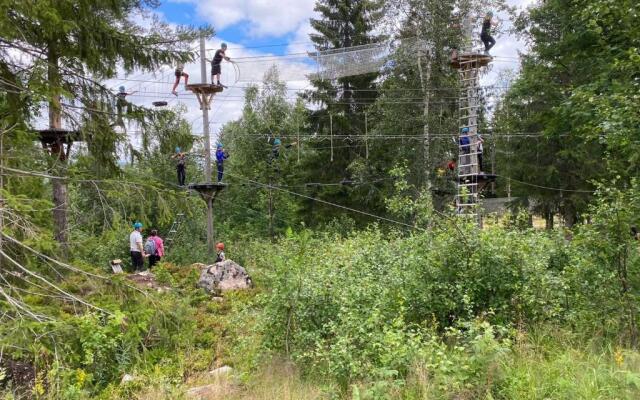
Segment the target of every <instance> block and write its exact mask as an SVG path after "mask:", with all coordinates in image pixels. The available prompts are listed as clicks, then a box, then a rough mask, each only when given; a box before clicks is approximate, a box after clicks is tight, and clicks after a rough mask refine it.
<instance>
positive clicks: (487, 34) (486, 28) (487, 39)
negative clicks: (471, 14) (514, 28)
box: [480, 11, 498, 55]
mask: <svg viewBox="0 0 640 400" xmlns="http://www.w3.org/2000/svg"><path fill="white" fill-rule="evenodd" d="M497 25H498V23H497V22H495V21H494V20H493V12H491V11H489V12H488V13H487V15H485V17H484V20H483V21H482V31H481V32H480V40H482V43H483V44H484V54H486V55H489V50H491V48H492V47H493V46H495V45H496V40H495V39H494V38H493V36H491V28H492V27H494V26H497Z"/></svg>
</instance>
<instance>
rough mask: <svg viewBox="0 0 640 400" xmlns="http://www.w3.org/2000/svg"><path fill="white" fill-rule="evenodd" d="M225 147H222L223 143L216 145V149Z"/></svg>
mask: <svg viewBox="0 0 640 400" xmlns="http://www.w3.org/2000/svg"><path fill="white" fill-rule="evenodd" d="M223 147H224V146H223V145H222V143H218V144H217V145H216V149H221V148H223Z"/></svg>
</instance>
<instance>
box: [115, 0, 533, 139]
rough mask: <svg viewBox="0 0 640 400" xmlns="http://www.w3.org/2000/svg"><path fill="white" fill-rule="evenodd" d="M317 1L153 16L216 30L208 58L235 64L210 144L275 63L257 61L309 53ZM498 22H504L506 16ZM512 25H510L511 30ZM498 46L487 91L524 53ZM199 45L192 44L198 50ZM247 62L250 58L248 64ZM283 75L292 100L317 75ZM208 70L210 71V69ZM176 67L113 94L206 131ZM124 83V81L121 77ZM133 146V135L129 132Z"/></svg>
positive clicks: (195, 68)
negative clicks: (176, 83)
mask: <svg viewBox="0 0 640 400" xmlns="http://www.w3.org/2000/svg"><path fill="white" fill-rule="evenodd" d="M534 1H535V0H508V1H507V2H508V3H509V5H512V6H516V7H519V8H521V9H522V8H524V7H527V6H529V5H531V4H532V3H534ZM314 5H315V0H279V1H278V2H274V1H269V0H216V1H202V0H164V1H162V3H161V5H160V7H159V8H158V9H157V10H155V13H156V14H157V15H158V16H159V17H160V18H161V19H163V20H165V21H167V22H169V23H171V24H176V25H177V24H182V25H191V26H201V25H203V24H209V25H211V26H213V27H214V29H215V31H216V34H215V36H214V37H213V38H212V39H210V40H208V41H207V46H206V47H207V49H209V50H208V57H211V56H212V54H213V51H214V50H215V49H217V48H219V46H220V43H221V42H226V43H228V46H229V48H228V51H227V55H228V56H229V57H231V58H232V59H234V61H236V62H237V64H236V65H237V67H238V68H237V69H234V67H233V65H232V64H230V63H224V64H223V68H222V82H223V84H226V85H227V86H229V89H227V90H225V92H224V93H222V94H219V95H217V96H216V97H215V98H214V102H213V106H212V111H211V112H210V121H211V122H210V130H211V132H212V137H213V139H212V143H215V142H216V136H217V134H218V132H219V130H220V128H221V127H222V126H223V125H224V124H225V123H226V122H229V121H231V120H234V119H237V118H238V117H239V116H240V114H241V111H242V105H243V94H244V87H246V86H247V85H248V84H250V83H252V82H259V81H260V79H261V77H262V75H263V73H264V72H265V71H266V70H267V69H268V68H269V66H270V65H271V64H272V63H273V60H274V59H273V58H272V59H265V58H255V57H264V56H268V55H273V56H282V55H290V54H300V53H304V52H306V51H307V50H311V49H312V48H311V44H310V40H309V36H308V35H309V33H310V31H311V27H310V24H309V19H310V18H312V17H314V15H315V12H314V10H313V9H314ZM498 18H502V19H506V16H505V15H498ZM508 25H509V24H508V23H507V26H508ZM497 42H498V43H497V45H496V47H495V48H494V49H493V50H492V55H494V56H496V59H495V61H494V63H493V65H492V67H491V70H490V72H489V73H488V74H486V75H485V76H484V77H483V79H482V84H483V85H490V84H494V83H496V80H497V77H498V74H499V73H500V71H502V70H505V69H511V70H515V69H517V67H518V61H517V57H518V52H521V51H525V48H524V45H523V44H522V43H520V42H518V41H517V40H516V38H513V37H510V36H509V35H508V34H507V35H503V36H498V37H497ZM196 46H197V43H194V47H196ZM247 57H249V58H247ZM276 60H277V62H278V67H279V69H280V71H281V79H282V80H285V81H286V82H287V85H288V88H289V89H290V90H289V96H290V97H291V98H292V99H293V98H295V93H296V90H299V89H302V88H305V87H307V85H308V81H307V80H306V79H305V75H306V74H308V73H310V72H313V70H312V66H311V65H310V64H309V63H308V61H305V57H304V56H303V55H294V56H288V57H285V58H276ZM207 66H208V68H210V66H209V64H208V63H207ZM173 69H174V67H173V66H164V67H163V68H162V69H161V70H159V71H157V72H156V73H155V74H136V73H133V74H130V75H128V76H124V75H123V76H122V77H121V78H122V79H115V80H112V81H110V82H108V84H109V85H110V86H111V87H112V88H113V89H114V91H115V90H117V88H118V87H119V86H121V85H122V86H125V87H126V89H127V92H132V91H136V93H135V94H134V95H132V96H130V97H128V100H130V101H132V102H134V103H136V104H140V105H147V106H149V105H150V103H151V102H153V101H157V100H164V101H167V102H169V105H170V106H175V105H178V104H182V105H184V106H186V107H187V112H186V115H185V117H186V118H187V120H188V121H189V122H191V123H192V125H193V132H194V133H195V134H201V133H202V131H203V125H202V118H201V115H202V114H201V111H200V109H199V106H198V103H197V100H196V98H195V96H193V95H192V94H191V93H189V92H185V91H184V89H183V88H182V84H181V86H180V88H179V95H178V97H174V96H173V95H171V94H170V91H171V86H172V82H173V79H174V77H173ZM185 72H187V73H188V74H189V75H190V82H191V83H199V82H200V79H201V77H200V64H199V63H198V62H196V63H192V64H188V65H186V66H185ZM119 78H120V77H119ZM129 132H130V134H132V135H133V136H134V137H133V138H132V139H133V140H134V143H135V142H136V140H135V134H136V132H135V129H130V130H129Z"/></svg>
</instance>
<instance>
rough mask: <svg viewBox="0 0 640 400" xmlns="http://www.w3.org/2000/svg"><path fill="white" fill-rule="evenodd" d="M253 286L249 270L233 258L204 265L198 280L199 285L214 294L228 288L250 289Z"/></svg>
mask: <svg viewBox="0 0 640 400" xmlns="http://www.w3.org/2000/svg"><path fill="white" fill-rule="evenodd" d="M251 286H252V282H251V277H250V276H249V274H247V271H246V270H245V269H244V268H242V267H241V266H240V265H238V264H236V263H235V262H233V261H231V260H225V261H221V262H219V263H215V264H213V265H207V266H205V267H202V272H201V273H200V279H199V280H198V287H201V288H203V289H204V290H206V291H207V292H208V293H212V294H219V293H220V292H224V291H227V290H238V289H248V288H250V287H251Z"/></svg>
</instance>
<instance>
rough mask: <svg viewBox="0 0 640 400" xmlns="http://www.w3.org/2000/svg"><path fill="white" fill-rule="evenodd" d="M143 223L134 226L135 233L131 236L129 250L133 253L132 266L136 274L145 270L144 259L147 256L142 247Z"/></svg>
mask: <svg viewBox="0 0 640 400" xmlns="http://www.w3.org/2000/svg"><path fill="white" fill-rule="evenodd" d="M141 232H142V223H140V222H136V223H135V224H133V232H131V234H130V235H129V250H130V252H131V266H132V268H133V271H134V272H138V271H142V270H143V269H144V258H145V257H146V256H147V255H146V254H145V252H144V247H143V246H142V233H141Z"/></svg>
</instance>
